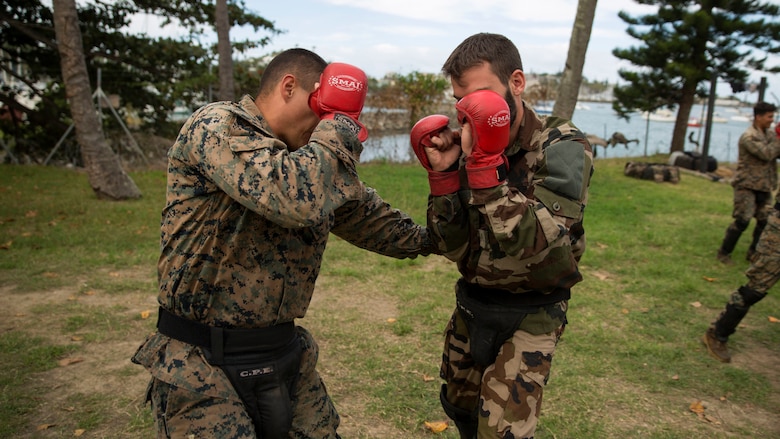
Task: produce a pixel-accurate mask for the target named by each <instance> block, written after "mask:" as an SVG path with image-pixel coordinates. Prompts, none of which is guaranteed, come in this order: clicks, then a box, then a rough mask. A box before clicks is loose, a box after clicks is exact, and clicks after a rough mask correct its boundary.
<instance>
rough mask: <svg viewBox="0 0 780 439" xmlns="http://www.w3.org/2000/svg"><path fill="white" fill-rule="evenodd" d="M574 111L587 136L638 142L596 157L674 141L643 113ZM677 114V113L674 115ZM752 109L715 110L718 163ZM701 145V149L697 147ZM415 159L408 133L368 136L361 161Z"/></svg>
mask: <svg viewBox="0 0 780 439" xmlns="http://www.w3.org/2000/svg"><path fill="white" fill-rule="evenodd" d="M580 107H581V108H578V109H577V110H575V112H574V116H573V117H572V120H573V122H574V124H575V125H577V127H578V128H579V129H581V130H582V131H584V132H585V133H587V134H595V135H597V136H599V137H602V138H604V139H607V140H608V139H609V138H610V137H611V136H612V133H614V132H620V133H623V135H625V137H626V138H627V139H637V140H638V142H632V143H630V144H629V145H628V147H627V148H626V147H625V146H623V145H622V144H618V145H616V146H614V147H608V148H607V149H606V151H605V149H604V148H603V147H600V146H596V147H595V148H596V150H597V151H596V152H597V158H605V157H607V158H615V157H632V158H633V157H643V156H644V155H646V154H647V155H652V154H657V153H660V154H669V148H670V145H671V142H672V130H673V129H674V121H673V120H672V121H668V122H664V121H656V120H650V121H649V123H648V121H647V120H645V119H644V118H643V117H642V115H641V114H640V113H634V114H632V115H631V118H630V119H629V120H628V121H626V120H625V119H621V118H619V117H618V116H617V115H616V114H615V112H614V111H613V110H612V106H611V105H610V104H608V103H596V102H583V103H581V105H580ZM702 109H703V107H702V106H701V105H694V106H693V109H692V110H691V117H695V118H701V117H702V115H704V116H705V117H706V112H705V113H702ZM675 114H676V113H675ZM752 117H753V110H752V108H748V107H742V108H739V109H737V108H732V107H716V108H715V113H714V117H713V124H712V133H711V134H710V147H709V155H711V156H713V157H715V159H716V160H717V161H718V163H731V162H736V160H737V142H738V141H739V136H741V135H742V133H743V132H745V130H746V129H747V127H748V126H750V124H751V123H752ZM691 140H693V141H694V142H698V143H699V145H700V146H698V147H697V146H696V144H695V143H693V142H692V141H691ZM703 145H704V127H703V126H702V127H688V132H687V134H686V141H685V150H686V151H696V152H701V148H702V147H703ZM412 159H414V160H416V158H415V157H414V156H413V154H412V153H411V151H410V149H409V134H408V133H401V134H393V135H382V136H369V138H368V140H366V142H365V143H364V150H363V154H362V155H361V157H360V161H361V162H368V161H374V160H386V161H390V162H406V161H410V160H412Z"/></svg>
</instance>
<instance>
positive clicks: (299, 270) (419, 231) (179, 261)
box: [133, 96, 436, 396]
mask: <svg viewBox="0 0 780 439" xmlns="http://www.w3.org/2000/svg"><path fill="white" fill-rule="evenodd" d="M361 150H362V145H361V144H360V142H359V141H358V139H357V137H356V136H355V135H354V134H353V133H352V132H350V131H349V130H348V129H347V127H346V126H344V125H341V124H339V123H337V122H334V121H332V120H323V121H321V122H320V123H319V124H318V125H317V127H316V129H315V130H314V132H313V134H312V135H311V139H310V142H309V144H307V145H305V146H303V147H301V148H300V149H297V150H296V151H289V150H288V149H287V147H286V145H285V144H284V143H283V142H282V141H280V140H278V139H276V138H274V137H273V133H272V132H271V129H270V127H269V126H268V124H267V122H266V121H265V120H264V118H263V116H262V115H261V114H260V113H259V111H258V109H257V106H256V105H255V104H254V101H253V99H252V98H251V97H250V96H245V97H244V98H243V99H242V100H241V101H240V102H238V103H232V102H217V103H212V104H209V105H206V106H204V107H203V108H201V109H199V110H197V111H196V112H195V113H194V114H193V115H192V116H191V117H190V119H189V120H187V122H186V123H185V124H184V126H183V127H182V129H181V131H180V133H179V136H178V138H177V140H176V142H175V144H174V145H173V147H172V148H171V149H170V151H169V153H168V183H167V184H168V186H167V194H166V203H165V207H164V209H163V212H162V221H161V222H162V226H161V227H162V228H161V237H160V238H161V255H160V259H159V262H158V275H159V288H160V289H159V297H158V301H159V303H160V305H161V306H162V307H164V308H166V309H167V310H169V311H171V312H172V313H174V314H176V315H179V316H181V317H185V318H187V319H190V320H194V321H197V322H200V323H204V324H207V325H211V326H220V327H226V328H259V327H265V326H269V325H275V324H278V323H282V322H289V321H292V320H294V319H296V318H301V317H303V316H304V315H305V314H306V310H307V308H308V306H309V303H310V300H311V297H312V293H313V291H314V284H315V280H316V279H317V276H318V274H319V271H320V264H321V262H322V256H323V252H324V251H325V244H326V242H327V240H328V235H329V234H330V233H333V234H335V235H337V236H339V237H341V238H343V239H344V240H346V241H348V242H350V243H352V244H354V245H356V246H358V247H361V248H364V249H366V250H370V251H373V252H377V253H380V254H383V255H387V256H391V257H395V258H407V257H411V258H413V257H415V256H417V255H426V254H429V253H431V252H433V251H435V250H436V249H435V247H434V246H433V244H432V241H431V239H430V237H429V234H428V232H427V230H426V229H425V228H424V227H421V226H419V225H417V224H415V223H414V222H413V221H412V219H411V218H410V217H409V216H408V215H406V214H405V213H403V212H401V211H399V210H397V209H393V208H391V206H389V205H388V204H387V203H386V202H384V201H383V200H382V198H380V196H379V195H378V194H377V193H376V192H375V191H374V190H373V189H371V188H369V187H366V186H365V185H364V184H363V183H362V182H361V181H360V179H359V178H358V174H357V170H356V164H357V162H358V160H359V156H360V152H361ZM193 349H197V348H194V347H193V346H192V345H187V344H185V343H181V342H179V341H176V340H171V339H169V338H168V337H165V336H162V335H160V334H159V333H156V334H155V335H153V336H151V337H150V338H149V339H148V340H147V341H146V343H145V344H144V345H143V346H142V347H141V348H140V349H139V351H138V352H137V353H136V355H135V357H134V358H133V360H134V361H135V362H137V363H139V364H142V365H144V366H146V367H147V368H149V369H150V371H151V372H152V374H153V375H154V376H156V377H157V378H160V379H162V380H164V381H166V382H169V383H174V384H177V385H180V386H183V387H186V388H190V389H193V390H196V391H197V390H198V389H199V390H200V391H204V390H208V389H211V393H212V394H214V395H215V396H224V395H225V392H227V393H228V394H231V395H232V394H233V392H232V389H230V388H229V387H227V388H226V387H225V386H226V385H227V383H226V382H224V377H223V375H221V374H216V373H214V372H213V368H211V367H210V366H208V365H207V364H205V363H204V361H203V360H202V358H201V357H202V355H190V353H191V351H193ZM190 366H191V368H190ZM187 369H190V370H187ZM204 376H205V377H208V378H204ZM213 380H217V381H219V384H216V385H215V382H213ZM207 381H210V382H207Z"/></svg>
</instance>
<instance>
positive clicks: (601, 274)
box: [592, 271, 609, 280]
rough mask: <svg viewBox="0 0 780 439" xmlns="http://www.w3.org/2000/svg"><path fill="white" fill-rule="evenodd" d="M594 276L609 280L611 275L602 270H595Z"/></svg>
mask: <svg viewBox="0 0 780 439" xmlns="http://www.w3.org/2000/svg"><path fill="white" fill-rule="evenodd" d="M592 273H593V276H595V277H596V279H598V280H607V279H609V275H608V274H607V273H604V272H601V271H593V272H592Z"/></svg>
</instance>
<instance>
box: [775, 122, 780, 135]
mask: <svg viewBox="0 0 780 439" xmlns="http://www.w3.org/2000/svg"><path fill="white" fill-rule="evenodd" d="M775 134H776V135H777V137H780V122H777V124H775Z"/></svg>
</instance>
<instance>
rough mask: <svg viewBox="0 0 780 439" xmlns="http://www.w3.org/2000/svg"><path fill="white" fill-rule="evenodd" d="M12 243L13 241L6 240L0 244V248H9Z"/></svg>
mask: <svg viewBox="0 0 780 439" xmlns="http://www.w3.org/2000/svg"><path fill="white" fill-rule="evenodd" d="M13 243H14V242H13V241H8V242H6V243H5V244H0V250H10V249H11V244H13Z"/></svg>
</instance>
